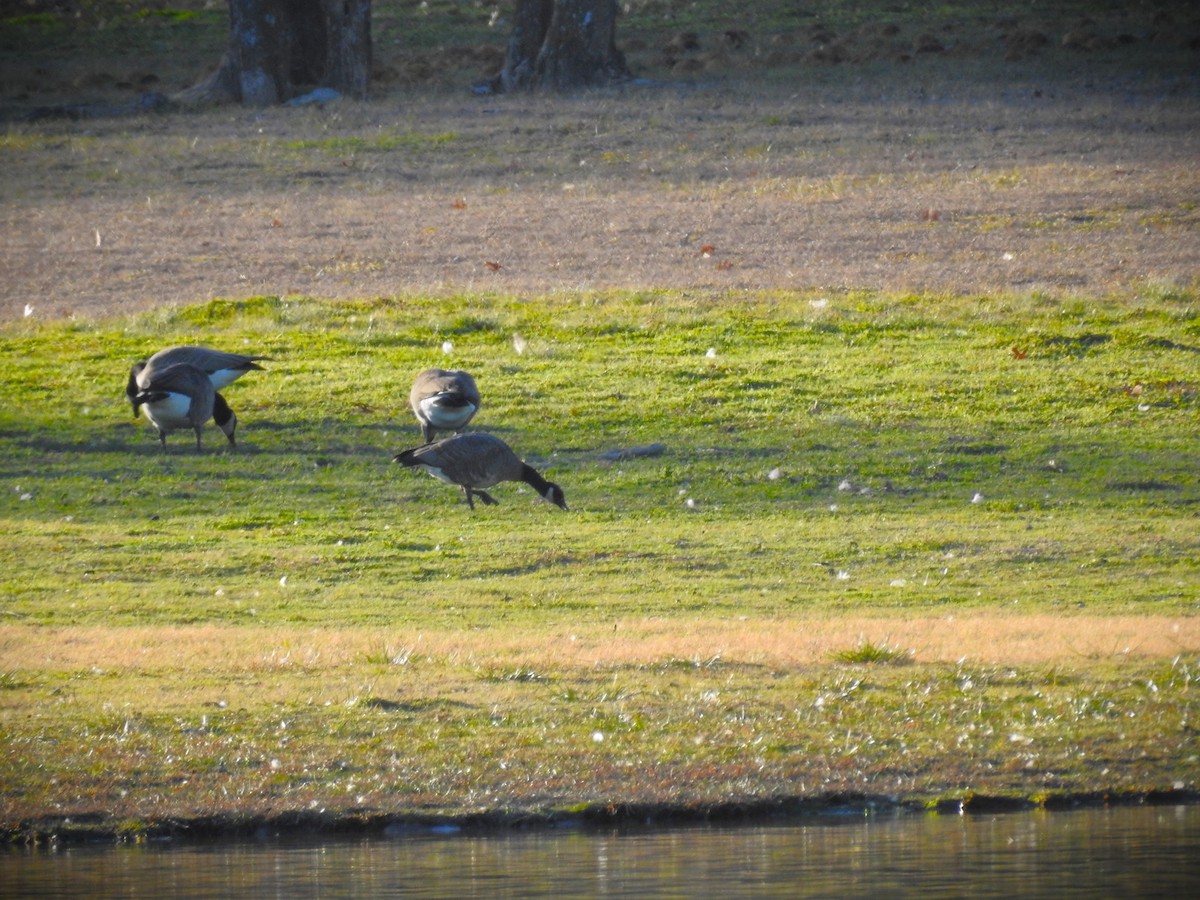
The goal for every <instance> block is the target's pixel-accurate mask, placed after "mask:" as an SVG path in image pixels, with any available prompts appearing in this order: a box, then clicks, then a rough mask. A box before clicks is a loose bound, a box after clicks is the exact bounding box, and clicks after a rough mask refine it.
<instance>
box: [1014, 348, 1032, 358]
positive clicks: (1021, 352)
mask: <svg viewBox="0 0 1200 900" xmlns="http://www.w3.org/2000/svg"><path fill="white" fill-rule="evenodd" d="M1012 355H1013V359H1024V358H1025V357H1027V356H1028V355H1029V354H1028V353H1026V352H1025V351H1024V350H1022V349H1021V348H1020V347H1013V348H1012Z"/></svg>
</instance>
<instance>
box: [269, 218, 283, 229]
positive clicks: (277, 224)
mask: <svg viewBox="0 0 1200 900" xmlns="http://www.w3.org/2000/svg"><path fill="white" fill-rule="evenodd" d="M271 227H272V228H282V227H283V223H282V222H280V221H279V220H278V219H274V220H273V221H272V222H271Z"/></svg>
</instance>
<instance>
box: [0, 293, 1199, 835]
mask: <svg viewBox="0 0 1200 900" xmlns="http://www.w3.org/2000/svg"><path fill="white" fill-rule="evenodd" d="M1195 301H1196V298H1195V297H1194V296H1192V295H1190V294H1187V293H1185V292H1171V293H1167V292H1159V293H1153V294H1151V293H1147V294H1142V295H1137V296H1126V297H1113V298H1103V299H1096V298H1092V299H1088V300H1083V299H1080V300H1077V301H1067V302H1063V301H1061V300H1051V299H1048V298H1044V297H1040V296H1036V295H1035V296H1027V297H979V296H975V297H954V296H897V295H878V294H871V293H847V294H834V295H830V294H807V293H728V292H723V293H704V292H693V293H675V292H667V291H660V292H613V293H588V294H557V295H552V296H545V297H537V298H532V299H531V298H516V297H507V296H498V295H474V296H459V297H455V298H437V299H431V298H424V297H420V296H406V297H394V298H381V299H378V300H374V301H369V302H366V301H364V302H358V303H339V304H330V303H324V302H319V301H315V300H310V299H305V298H301V297H285V298H276V297H265V298H255V299H251V300H247V301H236V302H234V301H216V302H213V303H210V304H207V305H203V306H196V307H189V308H185V309H182V310H176V311H161V312H156V313H153V314H147V315H144V316H141V317H138V318H135V319H125V320H100V321H97V322H90V323H89V322H65V323H57V324H40V323H35V322H32V321H30V322H25V323H20V324H17V325H14V326H11V327H9V328H7V329H5V331H4V332H3V334H2V335H0V371H2V372H3V375H2V378H3V381H2V382H0V384H2V398H3V403H2V404H0V408H2V410H3V412H2V413H0V472H2V474H3V484H4V491H3V495H2V496H0V516H3V527H4V529H5V531H6V540H5V541H4V543H3V545H2V546H0V572H2V576H0V578H2V579H3V582H2V584H3V595H4V598H5V599H4V602H3V607H2V613H3V619H4V628H3V629H2V630H0V659H2V660H3V662H2V663H0V672H2V675H0V716H2V722H3V729H2V730H3V733H4V739H3V742H2V753H3V763H2V768H3V772H4V775H5V777H4V785H5V788H4V794H3V799H2V801H0V809H2V810H3V819H4V822H5V827H6V829H8V830H9V833H10V834H22V833H28V832H29V831H30V829H33V830H38V829H49V830H51V831H53V830H55V829H56V828H61V827H66V826H65V824H64V823H65V820H67V819H74V818H77V817H79V816H83V817H84V820H85V821H88V822H91V823H92V824H91V825H90V826H88V827H90V828H94V829H96V830H99V831H103V832H108V833H111V832H113V831H114V830H119V829H125V830H127V831H131V832H137V831H138V830H140V829H145V828H151V827H154V828H157V827H167V826H166V825H165V824H164V823H167V822H168V821H175V822H199V821H200V820H202V819H204V818H205V817H213V816H216V817H218V818H220V819H221V821H224V822H226V823H231V822H237V821H245V819H246V817H249V818H250V819H251V820H254V821H267V820H270V821H277V820H280V817H282V818H283V819H286V818H287V817H288V816H299V817H300V818H301V819H304V817H306V816H315V817H317V818H318V819H320V820H322V821H339V820H350V819H364V818H365V819H372V820H374V817H384V818H387V817H394V816H410V817H428V816H433V817H446V816H449V817H455V816H458V817H462V816H478V815H500V816H510V815H511V816H516V817H518V818H519V817H521V816H539V815H547V814H553V815H565V814H568V813H570V811H571V810H575V811H577V812H579V811H584V810H590V811H591V812H590V813H589V814H599V813H598V812H597V811H601V810H604V809H607V808H610V807H613V805H614V804H615V805H616V806H620V805H622V804H625V805H633V806H636V807H637V808H639V809H641V808H657V809H659V810H660V811H666V810H670V809H674V810H681V809H688V808H690V809H703V808H716V807H717V806H718V805H720V804H729V803H733V804H750V805H754V804H759V803H764V802H775V801H776V800H778V799H779V798H785V799H786V798H792V799H798V800H805V799H812V798H818V799H820V798H836V797H844V796H846V795H847V794H848V793H850V794H855V795H863V796H866V795H869V796H871V797H876V798H882V799H884V800H887V799H888V798H891V800H893V801H895V802H900V801H904V802H912V803H916V804H918V805H919V804H924V803H936V802H937V801H938V800H940V799H943V798H946V797H954V798H963V797H967V796H969V795H972V794H973V793H974V794H984V795H990V796H996V797H1007V798H1012V799H1021V800H1023V801H1026V802H1028V801H1031V800H1048V799H1049V800H1052V801H1053V800H1054V799H1055V798H1059V799H1063V798H1067V797H1070V796H1080V795H1089V796H1102V795H1104V793H1105V792H1117V793H1126V792H1128V793H1138V792H1146V791H1155V790H1167V791H1184V792H1186V791H1188V790H1194V789H1195V785H1196V770H1197V765H1198V761H1197V756H1196V754H1195V753H1194V750H1193V749H1192V748H1193V747H1194V740H1195V721H1196V713H1197V709H1196V696H1197V694H1196V691H1195V686H1194V683H1193V682H1194V680H1195V677H1196V666H1197V652H1198V651H1200V646H1198V645H1197V636H1196V629H1195V623H1196V618H1195V617H1196V604H1197V600H1198V596H1200V595H1198V592H1197V585H1198V584H1200V579H1198V578H1197V562H1196V560H1197V559H1198V558H1200V552H1198V551H1200V546H1198V544H1200V538H1198V537H1197V533H1196V529H1195V521H1196V502H1197V499H1198V497H1200V484H1198V480H1197V477H1196V471H1195V421H1196V406H1197V392H1198V387H1200V363H1198V361H1197V353H1198V352H1200V326H1198V325H1197V322H1196V318H1195ZM518 334H519V335H520V336H521V337H522V338H523V341H521V342H519V343H520V345H521V346H522V348H523V352H521V353H518V352H517V350H516V345H515V344H514V336H515V335H518ZM184 341H186V342H197V343H204V344H209V345H213V346H219V347H222V348H224V349H230V350H246V351H253V352H258V353H265V354H267V355H269V356H270V357H272V359H271V361H270V362H268V363H266V364H265V365H266V367H267V371H265V372H261V373H253V374H252V375H250V376H248V377H246V378H245V379H243V380H242V381H240V382H238V383H237V384H236V385H233V386H231V387H230V388H228V389H227V390H226V391H225V393H226V395H227V397H228V399H229V401H230V403H231V405H232V406H233V407H234V409H235V410H236V411H237V412H238V414H239V417H240V419H241V421H242V428H241V430H240V432H239V447H238V449H237V450H229V449H226V448H225V447H224V446H223V442H222V439H221V436H220V435H219V433H218V432H217V431H216V430H215V429H213V428H211V427H210V428H209V429H208V431H207V432H206V435H205V440H206V447H205V450H204V452H202V453H201V454H199V455H197V454H196V453H194V452H193V451H192V450H191V449H190V446H189V445H190V441H189V440H188V439H187V438H186V436H179V435H176V436H175V437H173V438H172V439H171V440H169V442H168V450H167V451H166V452H165V453H163V452H161V451H160V450H159V449H158V444H157V440H156V439H155V438H154V436H153V435H152V433H151V432H150V431H149V430H148V429H147V426H146V425H145V423H144V422H143V421H140V420H139V421H137V422H135V421H133V420H132V419H131V418H129V407H128V404H127V403H126V402H125V400H124V398H123V396H122V390H123V385H124V380H125V375H126V372H127V367H128V366H129V365H130V364H131V363H132V362H133V361H135V360H137V359H139V358H142V357H143V356H144V355H145V354H146V353H148V352H150V351H152V350H154V349H156V348H158V347H160V346H165V345H167V344H171V343H177V342H184ZM437 363H443V364H445V363H450V364H454V365H462V366H464V367H466V368H468V369H469V370H470V371H472V372H473V373H474V374H475V376H476V378H477V380H478V381H479V383H480V386H481V389H482V391H483V394H484V408H483V410H482V412H481V413H480V414H479V416H478V417H477V420H476V423H475V424H476V426H477V427H479V428H481V429H487V430H491V431H494V432H496V433H498V434H500V435H502V436H503V437H505V439H506V440H508V441H510V443H512V444H513V445H514V446H515V447H517V448H518V450H519V451H520V452H521V453H522V454H523V455H525V456H526V458H527V459H529V461H530V462H531V463H533V464H534V465H536V466H538V467H539V468H540V469H542V470H543V471H544V472H546V473H547V474H548V475H549V476H550V477H552V478H554V480H556V481H558V482H559V483H560V484H562V485H563V487H564V489H565V491H566V493H567V498H568V502H569V503H570V504H571V512H570V513H562V512H560V511H559V510H557V509H554V508H552V507H549V506H546V505H544V504H541V503H538V502H536V499H535V498H534V497H533V495H532V494H531V493H530V492H528V491H525V490H522V489H519V488H518V487H516V486H513V485H508V486H505V487H502V488H499V489H497V490H496V491H495V494H496V496H497V498H498V499H499V500H500V502H501V505H500V506H498V507H492V508H486V509H485V508H480V509H478V510H476V511H475V512H474V513H471V512H469V511H468V510H467V508H466V507H465V505H464V504H463V503H462V502H461V500H460V495H459V494H458V493H456V492H455V491H453V490H451V489H449V488H447V487H446V486H444V485H442V484H440V483H438V482H436V481H434V480H432V479H428V478H425V477H422V476H417V475H416V474H414V473H411V472H403V471H400V470H399V469H398V467H395V466H393V465H391V464H390V462H389V460H390V456H391V454H392V453H394V452H395V451H396V450H398V449H400V448H402V447H405V446H410V445H412V444H414V443H416V442H417V441H418V437H417V429H416V427H415V422H414V421H413V420H412V419H411V415H410V414H409V413H408V412H407V410H406V409H405V407H404V401H403V398H404V396H405V395H406V392H407V386H408V384H409V382H410V380H411V377H412V376H413V375H414V374H415V372H416V371H418V370H419V369H420V368H422V367H424V366H426V365H429V364H437ZM651 443H661V444H663V445H664V447H665V451H664V452H663V453H662V455H660V456H650V457H638V458H632V459H624V460H619V461H612V460H611V459H607V458H605V454H607V453H609V452H610V451H613V450H619V449H627V448H631V447H638V446H645V445H648V444H651ZM997 617H999V618H997ZM1014 617H1015V620H1016V621H1017V622H1018V625H1017V626H1016V627H1015V628H1014V627H1012V623H1013V621H1014ZM848 619H852V620H853V621H854V625H853V628H854V629H855V630H854V631H846V630H845V629H844V627H843V628H842V630H839V627H840V626H839V623H844V622H845V621H846V620H848ZM910 620H915V621H918V622H921V623H923V625H924V627H927V629H928V633H927V634H928V636H927V637H922V636H921V635H920V634H913V633H912V631H905V630H904V625H905V623H906V622H908V621H910ZM1020 622H1026V623H1028V626H1027V627H1028V629H1029V630H1030V631H1032V632H1033V634H1034V636H1033V637H1032V638H1030V637H1028V636H1024V637H1022V636H1021V635H1020V625H1019V623H1020ZM939 623H940V624H939ZM1131 623H1132V624H1131ZM1138 623H1143V624H1142V625H1141V626H1139V625H1138ZM147 628H150V629H151V631H149V632H148V631H146V629H147ZM1139 628H1140V630H1139ZM213 629H223V631H218V632H216V635H217V637H215V638H214V636H213V635H214V632H213V631H212V630H213ZM1131 629H1132V630H1131ZM939 632H946V634H954V635H956V637H955V638H953V639H951V640H949V641H947V640H945V637H946V635H944V634H943V635H938V633H939ZM222 634H224V635H226V636H225V637H223V638H222V637H221V636H220V635H222ZM364 634H365V635H367V636H368V637H366V638H363V635H364ZM898 634H900V635H902V636H901V637H897V635H898ZM697 635H702V637H701V638H697ZM814 635H818V636H819V635H825V639H824V642H820V641H818V642H816V643H813V644H812V645H811V646H807V645H805V641H806V640H811V639H812V637H813V636H814ZM935 635H937V637H935ZM1039 635H1040V637H1041V641H1040V642H1041V643H1044V644H1045V645H1047V649H1046V650H1045V651H1044V653H1042V654H1041V655H1039V654H1038V652H1037V650H1036V648H1037V645H1038V644H1039ZM1131 635H1132V637H1131ZM247 640H248V641H249V643H250V645H251V647H252V648H253V649H251V650H249V651H247V650H245V649H244V648H245V644H246V642H247ZM259 640H261V646H257V643H256V642H257V641H259ZM364 640H365V643H364ZM344 641H350V646H351V647H352V649H350V650H347V649H345V647H341V646H340V642H344ZM954 641H960V642H961V644H962V650H961V652H957V651H956V647H955V644H954ZM193 642H194V643H195V644H196V646H197V647H205V648H209V649H208V650H205V651H204V652H200V651H199V650H196V651H195V652H191V644H192V643H193ZM206 642H207V643H206ZM229 644H236V645H238V646H240V647H242V648H243V649H242V650H239V651H238V652H237V653H233V654H232V655H230V653H226V652H223V651H222V650H221V648H222V647H223V646H227V645H229ZM801 645H804V646H805V647H806V649H803V650H798V649H796V648H797V647H798V646H801ZM1018 645H1020V646H1019V647H1018ZM1051 645H1052V646H1051ZM339 647H340V649H339ZM73 648H74V649H73ZM1031 648H1032V649H1031ZM230 652H232V651H230ZM322 817H325V818H322ZM305 821H311V820H309V819H305ZM171 827H174V826H171Z"/></svg>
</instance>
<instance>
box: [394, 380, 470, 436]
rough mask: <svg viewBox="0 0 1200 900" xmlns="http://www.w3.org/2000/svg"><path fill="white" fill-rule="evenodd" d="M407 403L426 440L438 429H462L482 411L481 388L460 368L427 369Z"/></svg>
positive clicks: (416, 383)
mask: <svg viewBox="0 0 1200 900" xmlns="http://www.w3.org/2000/svg"><path fill="white" fill-rule="evenodd" d="M408 403H409V405H410V406H411V407H412V411H413V414H414V415H416V417H417V421H418V422H420V423H421V436H422V437H423V438H424V439H425V443H427V444H428V443H429V442H430V441H432V440H433V437H434V434H435V432H437V431H439V430H440V431H462V429H464V428H466V426H467V423H468V422H470V421H471V419H472V418H474V416H475V413H477V412H479V405H480V403H479V388H477V387H476V386H475V379H474V378H472V377H471V376H470V375H468V374H467V373H466V372H464V371H462V370H461V369H426V370H425V371H424V372H422V373H421V374H420V375H418V376H417V378H416V380H415V381H414V382H413V386H412V390H411V391H409V393H408Z"/></svg>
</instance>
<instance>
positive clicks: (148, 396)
mask: <svg viewBox="0 0 1200 900" xmlns="http://www.w3.org/2000/svg"><path fill="white" fill-rule="evenodd" d="M139 407H145V409H146V418H147V419H149V420H150V424H151V425H153V426H154V427H155V429H156V430H157V431H158V440H159V442H160V443H161V444H162V446H163V449H164V450H165V449H166V447H167V435H168V434H169V433H170V432H172V431H174V430H176V429H177V428H191V429H192V430H193V431H195V432H196V451H197V452H199V450H200V430H201V428H202V427H203V426H204V423H205V422H207V421H208V420H209V419H213V420H214V421H215V422H216V423H217V427H218V428H220V429H221V431H223V432H224V433H225V437H227V438H229V443H230V444H231V445H233V446H237V444H236V442H235V441H234V439H233V432H234V429H236V428H237V416H235V415H234V414H233V410H232V409H230V408H229V404H228V403H226V402H225V398H224V397H222V396H221V395H220V394H218V393H217V392H216V391H215V390H214V389H213V385H212V381H211V380H209V375H208V373H207V372H205V371H204V370H203V369H200V368H198V367H196V366H193V365H191V364H189V363H179V364H178V365H174V366H167V367H166V368H158V367H155V369H154V371H153V372H152V374H151V376H150V378H149V379H146V383H145V384H143V385H142V386H141V387H140V388H139V390H138V392H137V393H136V394H135V395H134V397H133V414H134V415H135V416H136V415H137V412H138V408H139Z"/></svg>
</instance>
